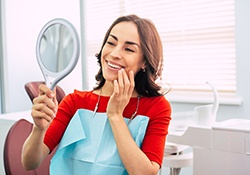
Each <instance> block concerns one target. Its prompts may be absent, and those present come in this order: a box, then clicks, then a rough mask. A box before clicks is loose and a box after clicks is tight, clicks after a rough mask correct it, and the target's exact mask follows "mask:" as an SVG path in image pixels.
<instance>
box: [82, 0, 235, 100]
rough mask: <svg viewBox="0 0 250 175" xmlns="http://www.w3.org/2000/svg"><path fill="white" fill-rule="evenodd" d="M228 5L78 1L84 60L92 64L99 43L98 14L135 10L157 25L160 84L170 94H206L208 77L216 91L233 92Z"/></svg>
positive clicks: (226, 2)
mask: <svg viewBox="0 0 250 175" xmlns="http://www.w3.org/2000/svg"><path fill="white" fill-rule="evenodd" d="M124 2H125V3H124ZM234 6H235V5H234V1H233V0H220V1H206V0H204V1H196V2H193V1H172V0H166V1H161V2H159V1H143V0H138V1H130V0H125V1H123V2H120V1H115V2H114V1H112V2H107V1H100V2H98V1H95V2H93V1H88V0H87V1H86V2H85V6H84V7H85V8H84V12H85V16H86V18H85V19H86V20H85V21H84V23H85V24H86V25H85V30H86V39H87V42H86V44H87V58H88V64H90V65H93V64H95V62H94V61H93V60H94V59H93V57H92V55H94V54H95V52H96V50H97V49H98V48H99V47H100V43H98V38H99V35H96V33H100V34H101V33H102V32H101V31H100V30H99V29H101V28H105V25H106V24H105V23H104V22H103V21H104V19H105V21H107V22H108V21H109V20H110V19H112V18H114V16H119V15H120V14H126V13H128V14H130V13H135V14H138V15H140V16H144V17H146V18H150V19H152V20H153V21H154V23H155V24H156V26H157V28H158V31H159V34H160V36H161V39H162V42H163V48H164V58H165V59H164V60H165V62H164V68H163V72H162V77H161V79H162V82H161V83H162V84H163V85H164V86H166V87H169V86H168V85H169V84H170V85H171V87H172V91H171V93H173V95H172V96H171V97H173V98H174V97H175V95H176V94H177V93H178V94H179V96H180V94H182V95H181V96H182V97H184V96H185V94H189V93H186V92H187V91H188V92H193V91H195V92H199V93H207V94H209V93H210V90H209V88H207V86H206V85H205V82H206V81H209V82H211V83H212V84H213V85H214V86H215V87H216V88H217V90H218V91H219V93H220V94H221V95H224V94H229V95H235V93H236V61H235V58H236V56H235V53H236V52H235V12H234ZM90 9H91V10H90ZM152 12H153V13H152ZM97 23H98V26H99V27H98V32H97V31H96V30H97V27H96V24H97ZM94 34H95V35H94ZM93 74H94V72H92V70H90V69H88V70H87V79H88V82H87V85H88V88H90V87H92V86H93V84H94V80H93V79H92V80H91V78H90V77H92V75H93ZM182 92H184V93H182ZM171 93H170V94H171ZM179 96H178V97H179ZM180 98H181V97H180ZM180 98H178V99H175V100H176V101H178V100H180ZM171 99H172V98H171ZM184 99H185V98H184Z"/></svg>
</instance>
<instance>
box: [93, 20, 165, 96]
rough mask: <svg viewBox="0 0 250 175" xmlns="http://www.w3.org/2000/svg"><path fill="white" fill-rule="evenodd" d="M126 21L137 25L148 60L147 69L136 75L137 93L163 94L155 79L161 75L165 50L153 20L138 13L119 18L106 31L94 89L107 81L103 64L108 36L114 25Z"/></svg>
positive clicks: (145, 58) (144, 56)
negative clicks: (103, 71) (102, 57)
mask: <svg viewBox="0 0 250 175" xmlns="http://www.w3.org/2000/svg"><path fill="white" fill-rule="evenodd" d="M124 21H126V22H133V23H134V24H135V25H136V26H137V30H138V34H139V38H140V44H141V49H142V53H143V59H144V60H145V62H146V68H145V70H140V71H139V72H138V73H137V74H136V75H135V89H136V91H137V93H138V94H139V95H141V96H147V97H153V96H160V95H163V94H161V92H160V90H161V87H160V86H159V85H157V84H156V83H155V80H156V79H157V78H159V77H160V76H161V72H162V67H163V51H162V42H161V39H160V36H159V34H158V32H157V29H156V27H155V25H154V24H153V23H152V21H150V20H149V19H144V18H140V17H138V16H136V15H128V16H122V17H119V18H117V19H116V20H115V21H114V22H113V24H112V25H111V26H110V27H109V29H108V31H107V32H106V35H105V37H104V40H103V43H102V47H101V50H100V52H99V53H98V54H96V57H97V61H98V63H99V65H100V69H99V71H98V73H97V75H96V76H95V78H96V81H97V86H96V87H95V88H94V89H100V88H101V87H102V86H103V85H104V83H105V79H104V77H103V73H102V66H101V54H102V49H103V47H104V45H105V43H106V42H107V39H108V36H109V34H110V32H111V30H112V29H113V27H114V26H115V25H116V24H118V23H120V22H124Z"/></svg>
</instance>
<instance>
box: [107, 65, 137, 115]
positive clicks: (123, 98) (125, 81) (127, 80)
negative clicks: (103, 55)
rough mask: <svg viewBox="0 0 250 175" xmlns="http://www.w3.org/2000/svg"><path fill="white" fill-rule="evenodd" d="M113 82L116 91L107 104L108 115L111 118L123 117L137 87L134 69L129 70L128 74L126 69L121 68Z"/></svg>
mask: <svg viewBox="0 0 250 175" xmlns="http://www.w3.org/2000/svg"><path fill="white" fill-rule="evenodd" d="M113 83H114V92H113V94H112V95H111V97H110V100H109V102H108V106H107V115H108V118H109V119H111V118H118V117H121V118H122V117H123V116H122V113H123V110H124V109H125V107H126V106H127V104H128V102H129V100H130V97H131V96H132V93H133V91H134V87H135V82H134V73H133V71H129V73H128V75H127V73H126V72H125V71H124V69H121V70H119V71H118V78H117V80H114V82H113Z"/></svg>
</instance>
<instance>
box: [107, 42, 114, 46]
mask: <svg viewBox="0 0 250 175" xmlns="http://www.w3.org/2000/svg"><path fill="white" fill-rule="evenodd" d="M107 43H108V44H109V45H111V46H114V45H115V44H114V43H113V42H111V41H107Z"/></svg>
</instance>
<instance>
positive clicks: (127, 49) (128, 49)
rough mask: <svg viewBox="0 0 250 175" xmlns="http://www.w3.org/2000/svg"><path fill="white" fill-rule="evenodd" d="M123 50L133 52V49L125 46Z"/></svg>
mask: <svg viewBox="0 0 250 175" xmlns="http://www.w3.org/2000/svg"><path fill="white" fill-rule="evenodd" d="M125 50H126V51H129V52H135V51H134V50H133V49H130V48H126V49H125Z"/></svg>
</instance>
